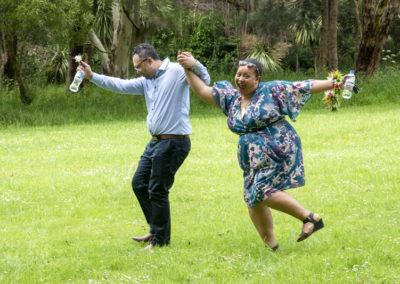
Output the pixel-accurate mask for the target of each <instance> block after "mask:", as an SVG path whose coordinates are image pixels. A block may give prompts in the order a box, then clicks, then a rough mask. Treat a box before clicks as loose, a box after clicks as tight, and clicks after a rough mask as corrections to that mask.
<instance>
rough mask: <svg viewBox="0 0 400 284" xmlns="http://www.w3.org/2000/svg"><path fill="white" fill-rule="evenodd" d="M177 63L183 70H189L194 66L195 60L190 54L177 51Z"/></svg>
mask: <svg viewBox="0 0 400 284" xmlns="http://www.w3.org/2000/svg"><path fill="white" fill-rule="evenodd" d="M177 60H178V63H179V64H180V65H181V66H182V67H183V68H185V69H190V68H192V67H193V66H195V65H196V62H197V60H196V59H195V58H194V57H193V55H192V53H191V52H188V51H184V52H181V51H178V56H177Z"/></svg>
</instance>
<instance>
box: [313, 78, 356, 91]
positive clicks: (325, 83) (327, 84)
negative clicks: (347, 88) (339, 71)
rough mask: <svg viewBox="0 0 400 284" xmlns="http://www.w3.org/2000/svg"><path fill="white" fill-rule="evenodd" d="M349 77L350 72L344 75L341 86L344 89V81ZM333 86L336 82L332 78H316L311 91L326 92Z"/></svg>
mask: <svg viewBox="0 0 400 284" xmlns="http://www.w3.org/2000/svg"><path fill="white" fill-rule="evenodd" d="M347 77H349V75H348V74H347V75H344V76H343V77H342V82H341V83H340V85H339V88H341V89H343V82H345V81H346V79H347ZM333 88H334V84H333V81H332V80H314V84H313V86H312V88H311V91H310V93H311V94H315V93H320V92H325V91H327V90H332V89H333Z"/></svg>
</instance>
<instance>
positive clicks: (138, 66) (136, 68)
mask: <svg viewBox="0 0 400 284" xmlns="http://www.w3.org/2000/svg"><path fill="white" fill-rule="evenodd" d="M146 60H147V58H145V59H143V60H142V61H140V62H139V64H138V65H137V66H134V68H135V70H136V71H139V68H140V65H142V63H143V62H145V61H146Z"/></svg>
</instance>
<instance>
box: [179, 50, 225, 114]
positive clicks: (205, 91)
mask: <svg viewBox="0 0 400 284" xmlns="http://www.w3.org/2000/svg"><path fill="white" fill-rule="evenodd" d="M192 60H193V56H192V54H191V53H190V52H182V53H181V52H179V53H178V62H179V64H181V65H182V67H184V69H185V74H186V79H187V81H188V83H189V85H190V87H191V88H192V90H193V92H194V93H195V94H196V95H198V96H199V97H200V98H201V99H202V100H204V101H205V102H207V103H209V104H212V105H214V106H216V107H218V105H217V102H216V101H215V100H214V97H213V95H212V87H209V86H207V85H206V84H205V83H204V82H203V81H202V80H201V79H200V77H199V76H197V75H196V74H195V73H194V72H193V71H190V68H188V66H190V64H188V62H189V61H192Z"/></svg>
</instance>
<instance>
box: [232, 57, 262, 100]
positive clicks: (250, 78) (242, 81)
mask: <svg viewBox="0 0 400 284" xmlns="http://www.w3.org/2000/svg"><path fill="white" fill-rule="evenodd" d="M235 83H236V88H237V90H238V91H239V93H240V94H241V95H242V96H245V97H252V96H253V93H254V92H255V90H256V89H257V87H258V83H260V77H259V76H257V75H256V69H255V68H254V67H248V66H246V65H243V66H239V68H238V70H237V71H236V75H235Z"/></svg>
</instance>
